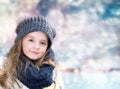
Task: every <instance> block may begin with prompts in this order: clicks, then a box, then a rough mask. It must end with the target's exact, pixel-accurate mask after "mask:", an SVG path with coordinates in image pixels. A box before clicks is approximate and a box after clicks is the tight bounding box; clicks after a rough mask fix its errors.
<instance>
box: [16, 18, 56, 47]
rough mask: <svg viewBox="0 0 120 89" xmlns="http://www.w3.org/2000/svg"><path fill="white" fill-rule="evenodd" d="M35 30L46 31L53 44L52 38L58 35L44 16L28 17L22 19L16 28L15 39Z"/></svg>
mask: <svg viewBox="0 0 120 89" xmlns="http://www.w3.org/2000/svg"><path fill="white" fill-rule="evenodd" d="M34 31H41V32H43V33H45V34H46V35H47V36H48V38H49V40H50V46H51V44H52V40H53V39H54V37H55V35H56V32H55V29H54V28H53V27H52V26H51V25H50V24H49V23H48V21H47V20H46V19H45V18H44V17H40V16H38V17H31V18H27V19H25V20H23V21H21V22H20V23H19V24H18V26H17V28H16V34H17V37H16V39H15V41H17V40H19V39H21V38H23V37H24V36H25V35H27V34H28V33H30V32H34Z"/></svg>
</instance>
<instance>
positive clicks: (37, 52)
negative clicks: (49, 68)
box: [31, 51, 39, 54]
mask: <svg viewBox="0 0 120 89" xmlns="http://www.w3.org/2000/svg"><path fill="white" fill-rule="evenodd" d="M31 53H33V54H39V52H35V51H31Z"/></svg>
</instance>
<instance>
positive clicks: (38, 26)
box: [0, 16, 63, 89]
mask: <svg viewBox="0 0 120 89" xmlns="http://www.w3.org/2000/svg"><path fill="white" fill-rule="evenodd" d="M16 34H17V36H16V39H15V44H14V45H13V47H12V48H11V49H10V51H9V52H8V54H7V56H6V60H5V63H4V67H3V70H2V71H1V72H0V85H1V88H3V89H13V88H15V89H19V88H20V89H63V83H62V80H61V76H60V72H59V71H58V69H57V68H56V66H55V63H54V59H55V57H54V56H55V55H54V52H53V50H52V49H51V45H52V41H53V39H54V37H55V35H56V32H55V30H54V28H53V27H52V26H51V25H50V24H49V23H48V21H47V20H46V19H45V18H44V17H40V16H38V17H32V18H27V19H25V20H23V21H21V22H20V23H19V24H18V26H17V28H16ZM58 79H59V81H58ZM16 87H17V88H16Z"/></svg>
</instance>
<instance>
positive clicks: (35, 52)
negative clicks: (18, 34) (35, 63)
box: [22, 31, 48, 60]
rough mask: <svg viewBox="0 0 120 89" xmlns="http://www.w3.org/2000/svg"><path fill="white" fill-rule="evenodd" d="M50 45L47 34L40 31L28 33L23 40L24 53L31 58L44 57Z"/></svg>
mask: <svg viewBox="0 0 120 89" xmlns="http://www.w3.org/2000/svg"><path fill="white" fill-rule="evenodd" d="M47 47H48V38H47V36H46V35H45V34H44V33H43V32H40V31H36V32H31V33H29V34H27V35H26V36H25V37H24V38H23V40H22V50H23V53H24V54H25V55H26V56H27V57H28V58H30V59H31V60H37V59H39V58H42V57H43V55H44V54H45V52H46V50H47Z"/></svg>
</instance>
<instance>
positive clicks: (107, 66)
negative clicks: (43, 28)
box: [0, 0, 120, 89]
mask: <svg viewBox="0 0 120 89" xmlns="http://www.w3.org/2000/svg"><path fill="white" fill-rule="evenodd" d="M35 15H43V16H45V17H46V18H48V20H49V21H50V23H52V24H53V26H54V27H55V29H56V31H57V36H56V38H55V40H54V44H53V46H52V47H53V49H54V50H55V53H56V61H57V63H58V65H59V68H60V70H61V72H62V75H63V79H64V85H65V89H120V0H0V61H1V62H0V65H2V60H3V58H4V56H5V54H6V53H7V51H8V50H9V49H10V47H11V46H12V45H13V43H14V38H15V36H16V34H15V28H16V25H17V23H18V22H19V21H20V20H22V19H23V18H26V17H30V16H35Z"/></svg>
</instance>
